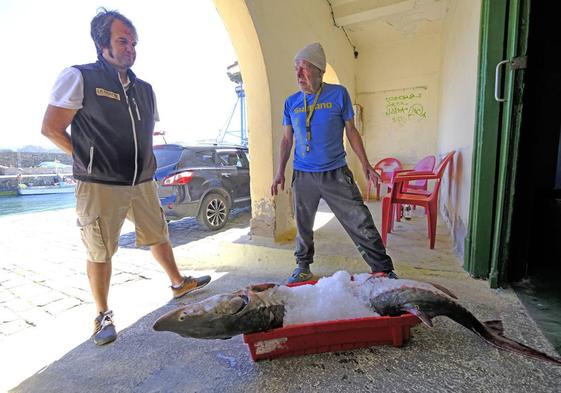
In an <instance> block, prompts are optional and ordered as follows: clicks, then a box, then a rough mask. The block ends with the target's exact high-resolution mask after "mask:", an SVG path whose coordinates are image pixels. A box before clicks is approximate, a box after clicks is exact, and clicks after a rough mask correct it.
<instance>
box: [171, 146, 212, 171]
mask: <svg viewBox="0 0 561 393" xmlns="http://www.w3.org/2000/svg"><path fill="white" fill-rule="evenodd" d="M214 165H215V164H214V151H213V150H190V149H186V150H185V152H184V153H183V157H182V159H181V164H180V166H181V167H193V166H195V167H197V166H214Z"/></svg>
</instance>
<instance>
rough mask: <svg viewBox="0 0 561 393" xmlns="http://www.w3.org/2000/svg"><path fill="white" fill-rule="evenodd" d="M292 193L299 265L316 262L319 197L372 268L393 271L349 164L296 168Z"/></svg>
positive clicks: (297, 261) (296, 253)
mask: <svg viewBox="0 0 561 393" xmlns="http://www.w3.org/2000/svg"><path fill="white" fill-rule="evenodd" d="M292 194H293V196H294V207H295V209H294V210H295V212H296V227H297V229H298V234H297V237H296V251H295V252H294V256H295V257H296V263H297V264H298V265H299V266H306V265H309V264H311V263H313V261H314V231H313V226H314V218H315V215H316V212H317V209H318V205H319V201H320V198H323V200H324V201H325V202H326V203H327V205H328V206H329V208H330V209H331V211H332V212H333V213H334V214H335V217H337V219H338V220H339V222H340V223H341V225H343V228H345V231H347V233H348V234H349V236H350V237H351V239H352V240H353V242H354V244H355V245H356V247H357V249H358V251H359V253H360V255H362V257H363V258H364V260H365V261H366V263H367V264H368V265H369V266H370V268H371V269H372V271H373V272H388V271H391V270H393V263H392V260H391V258H390V256H389V255H388V254H386V248H385V247H384V244H383V243H382V239H381V237H380V234H379V233H378V230H377V229H376V227H375V226H374V220H373V219H372V215H371V214H370V211H369V210H368V208H367V207H366V205H365V204H364V201H363V200H362V196H361V195H360V191H359V190H358V187H357V185H356V183H355V181H354V179H353V174H352V172H351V171H350V169H349V168H348V167H347V166H344V167H341V168H338V169H334V170H331V171H325V172H302V171H297V170H295V171H294V172H293V177H292Z"/></svg>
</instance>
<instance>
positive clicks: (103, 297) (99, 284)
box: [86, 260, 111, 314]
mask: <svg viewBox="0 0 561 393" xmlns="http://www.w3.org/2000/svg"><path fill="white" fill-rule="evenodd" d="M86 271H87V273H88V280H89V281H90V288H91V290H92V296H93V300H94V303H95V307H96V309H97V314H99V313H104V312H106V311H107V310H109V307H108V304H107V299H108V297H109V286H110V284H111V260H109V261H107V262H105V263H99V262H92V261H88V263H87V269H86Z"/></svg>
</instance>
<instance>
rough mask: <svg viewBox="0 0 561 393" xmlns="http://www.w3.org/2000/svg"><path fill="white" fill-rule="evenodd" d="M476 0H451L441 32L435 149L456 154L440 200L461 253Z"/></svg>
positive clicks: (476, 32) (476, 30)
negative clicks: (438, 101)
mask: <svg viewBox="0 0 561 393" xmlns="http://www.w3.org/2000/svg"><path fill="white" fill-rule="evenodd" d="M480 14H481V2H480V1H459V0H450V1H449V8H448V13H447V16H446V19H445V21H444V24H443V30H442V40H441V42H442V57H441V60H442V65H441V77H440V86H441V94H440V116H439V121H438V151H439V152H440V153H442V154H444V153H446V152H447V151H450V150H452V149H454V150H456V155H455V157H454V160H453V162H452V165H451V170H449V171H448V176H446V177H445V179H444V180H445V182H444V183H443V186H442V189H441V194H440V203H441V206H442V213H443V216H444V218H445V219H446V220H447V221H448V225H449V226H450V227H451V229H452V231H451V232H452V235H453V237H454V243H455V245H456V250H457V252H458V253H459V254H461V255H463V242H464V238H465V236H466V233H467V225H468V219H469V201H470V191H471V165H472V154H473V149H472V146H473V138H474V131H475V116H476V104H477V71H478V53H479V29H480Z"/></svg>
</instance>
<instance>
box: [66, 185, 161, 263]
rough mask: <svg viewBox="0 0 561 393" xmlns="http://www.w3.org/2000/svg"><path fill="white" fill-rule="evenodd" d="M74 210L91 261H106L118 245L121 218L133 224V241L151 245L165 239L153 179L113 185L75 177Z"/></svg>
mask: <svg viewBox="0 0 561 393" xmlns="http://www.w3.org/2000/svg"><path fill="white" fill-rule="evenodd" d="M76 214H77V216H78V219H77V225H78V227H79V228H80V235H81V237H82V242H83V243H84V245H85V246H86V250H87V253H88V260H89V261H91V262H107V261H110V260H111V258H112V257H113V255H114V254H115V252H117V248H118V246H119V236H120V233H121V228H122V226H123V223H124V221H125V218H127V219H129V220H130V221H132V222H133V223H134V225H135V233H136V245H137V246H151V245H154V244H160V243H164V242H166V241H168V240H169V235H168V226H167V223H166V220H165V216H164V212H163V210H162V208H161V207H160V200H159V199H158V192H157V185H156V183H155V182H154V181H149V182H145V183H141V184H138V185H135V186H114V185H106V184H98V183H89V182H83V181H78V182H77V183H76Z"/></svg>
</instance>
